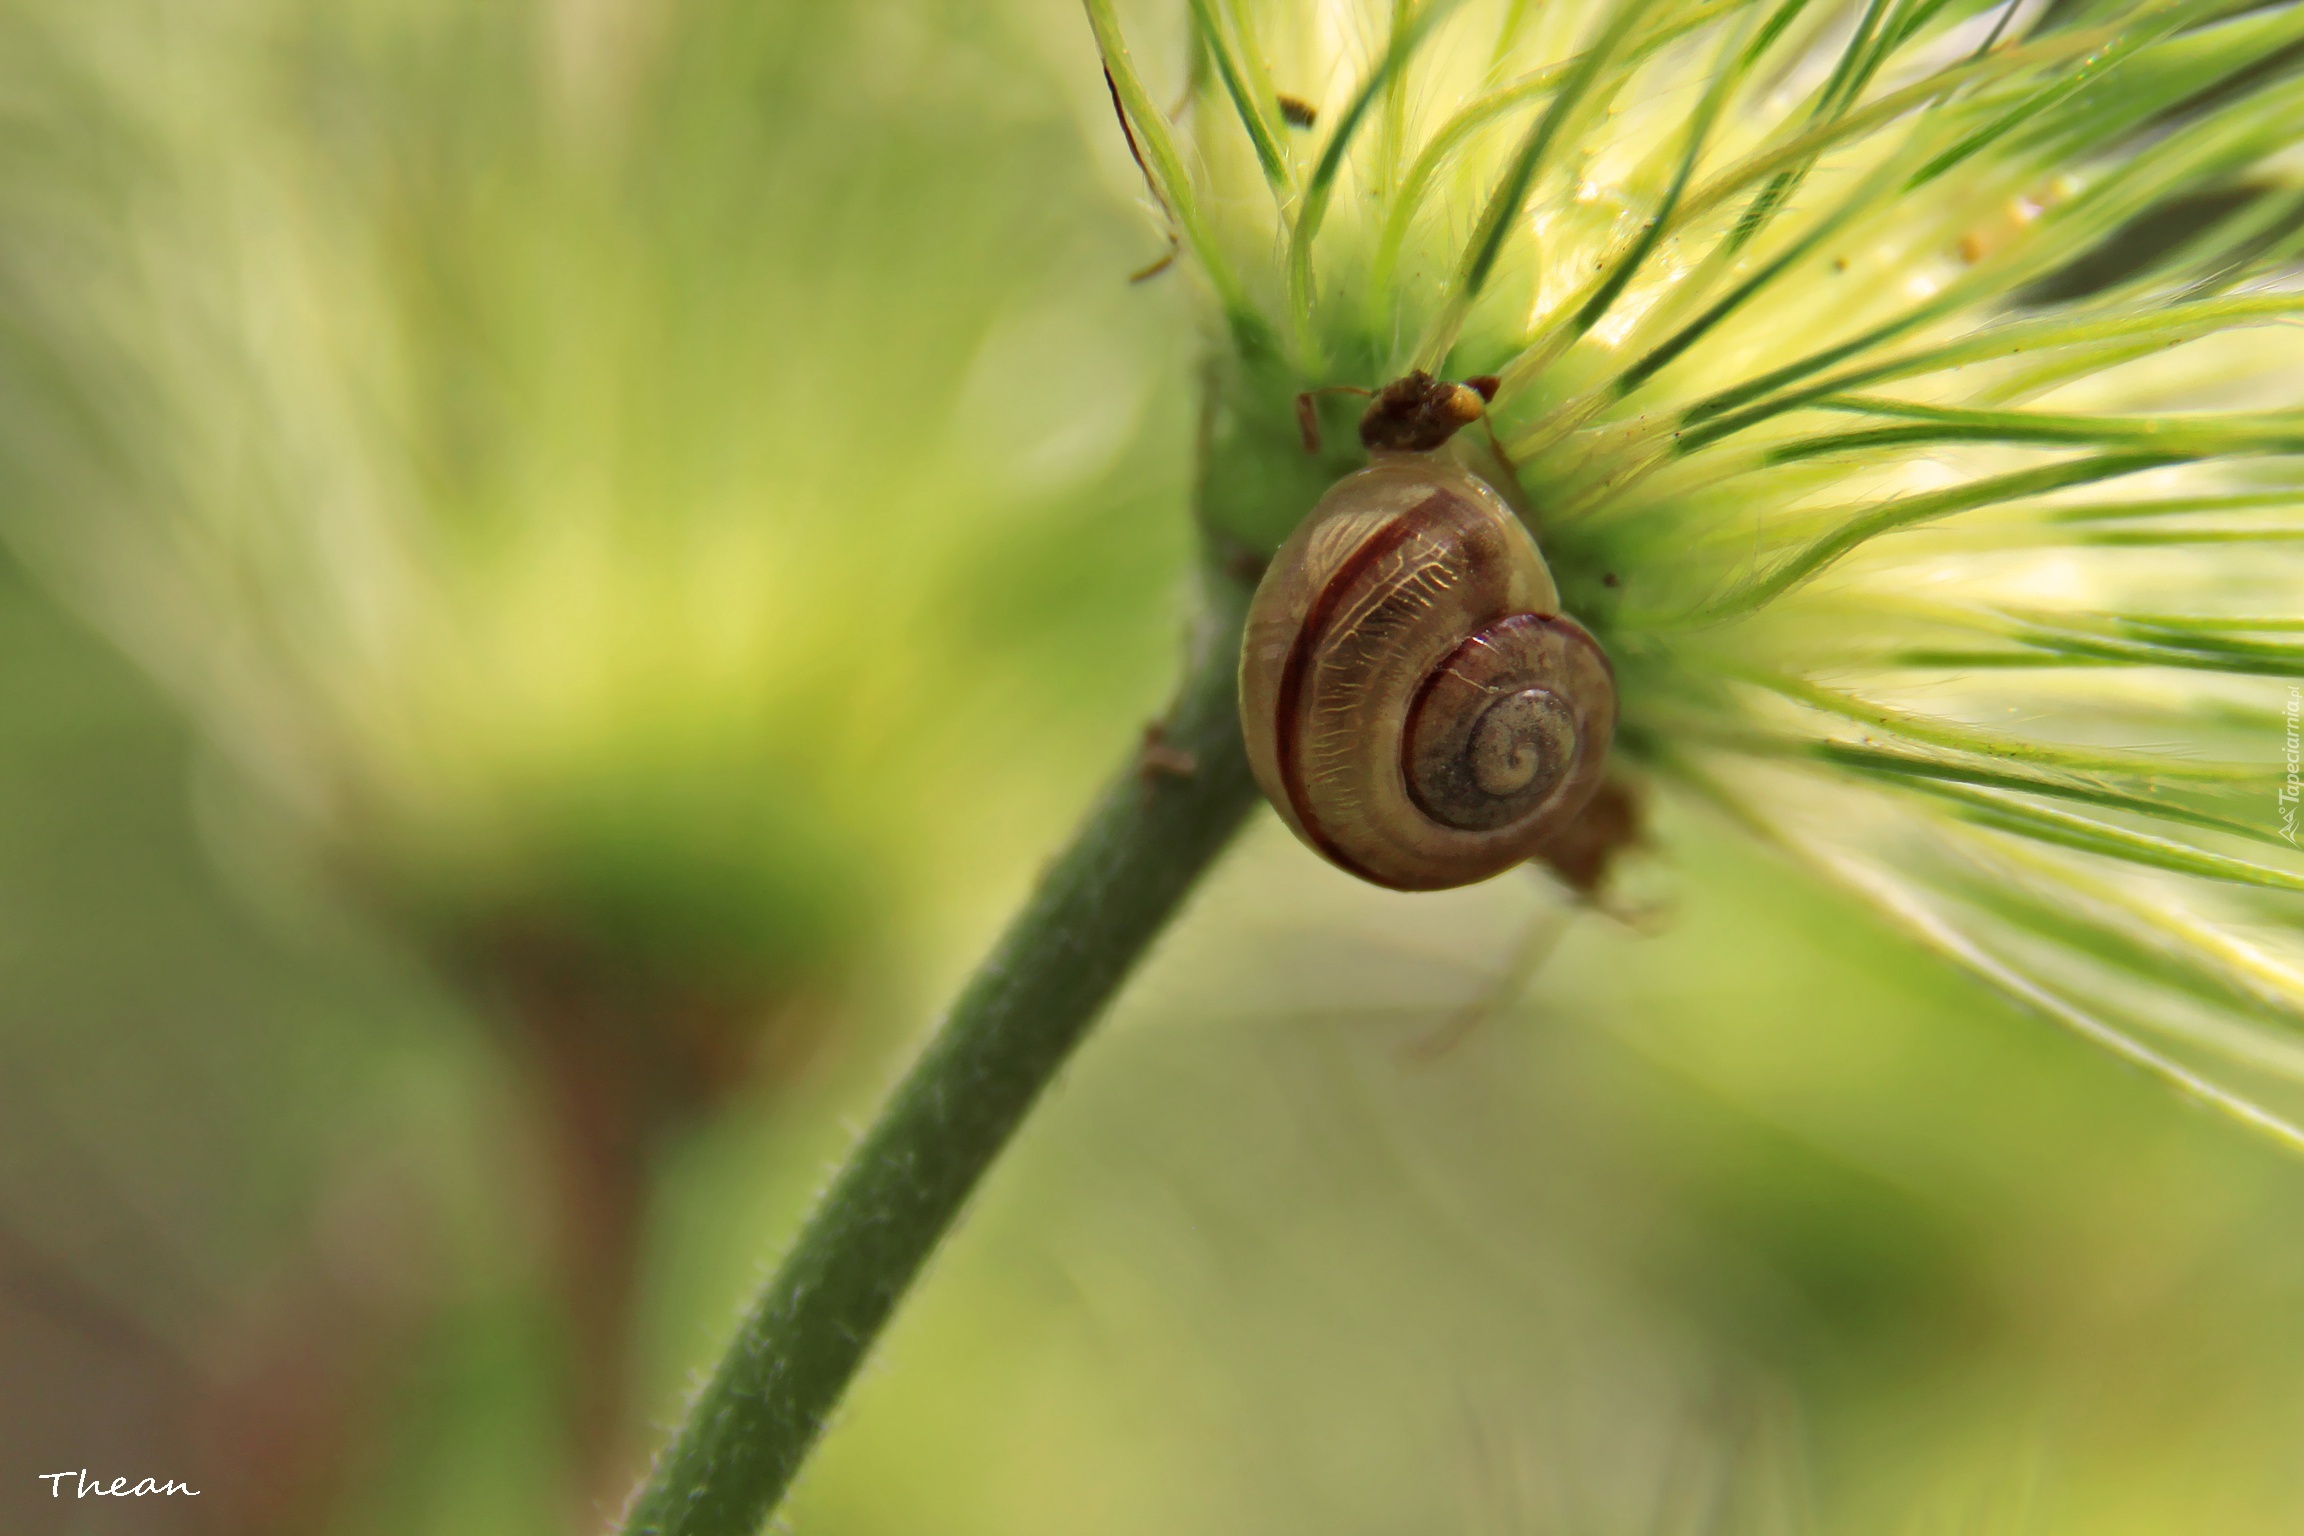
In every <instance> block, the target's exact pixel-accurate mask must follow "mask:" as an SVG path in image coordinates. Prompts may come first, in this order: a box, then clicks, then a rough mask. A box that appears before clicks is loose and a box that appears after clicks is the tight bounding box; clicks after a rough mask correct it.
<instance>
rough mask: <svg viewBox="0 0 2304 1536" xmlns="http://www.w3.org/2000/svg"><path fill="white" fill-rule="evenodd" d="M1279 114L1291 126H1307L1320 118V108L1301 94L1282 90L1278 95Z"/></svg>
mask: <svg viewBox="0 0 2304 1536" xmlns="http://www.w3.org/2000/svg"><path fill="white" fill-rule="evenodd" d="M1280 115H1281V116H1282V117H1283V118H1285V119H1287V122H1288V126H1289V127H1291V128H1309V127H1311V126H1312V125H1313V124H1314V123H1315V122H1317V121H1319V119H1320V109H1319V108H1318V107H1315V106H1314V105H1312V103H1310V102H1308V101H1306V100H1305V99H1304V98H1303V97H1301V96H1290V95H1288V94H1286V93H1285V92H1283V93H1282V94H1281V97H1280Z"/></svg>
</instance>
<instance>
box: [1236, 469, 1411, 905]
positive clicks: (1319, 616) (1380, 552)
mask: <svg viewBox="0 0 2304 1536" xmlns="http://www.w3.org/2000/svg"><path fill="white" fill-rule="evenodd" d="M1454 500H1456V497H1455V495H1454V494H1453V493H1452V492H1449V491H1444V490H1442V491H1434V492H1433V493H1432V494H1431V495H1429V496H1427V497H1425V498H1424V499H1423V500H1422V501H1420V502H1418V503H1416V505H1414V506H1412V507H1410V508H1409V509H1408V510H1407V511H1405V512H1401V513H1398V514H1397V515H1395V516H1394V517H1393V518H1392V519H1391V520H1390V521H1388V522H1386V523H1384V524H1383V525H1382V526H1380V527H1379V528H1377V530H1376V531H1375V532H1374V533H1371V534H1370V535H1368V537H1367V538H1365V539H1363V540H1361V541H1360V547H1359V548H1357V549H1355V550H1353V551H1352V553H1351V554H1349V555H1347V556H1345V557H1344V561H1343V563H1342V564H1341V565H1339V566H1337V567H1336V570H1335V572H1334V573H1333V574H1332V575H1330V576H1329V578H1328V579H1327V580H1326V581H1324V582H1322V583H1321V584H1320V591H1319V593H1318V594H1317V595H1316V596H1315V597H1314V598H1313V599H1312V606H1311V608H1310V609H1309V610H1307V611H1306V613H1305V615H1304V622H1303V623H1302V624H1299V625H1298V626H1297V627H1296V638H1295V640H1294V641H1292V642H1291V643H1290V645H1289V647H1288V660H1287V663H1286V664H1285V665H1284V666H1282V667H1281V669H1280V688H1279V696H1278V697H1277V698H1276V699H1275V700H1274V701H1273V706H1272V709H1273V715H1274V724H1275V726H1276V727H1277V729H1276V730H1274V732H1273V742H1272V745H1273V756H1274V758H1275V759H1276V760H1277V762H1278V766H1279V769H1280V784H1281V787H1282V788H1284V789H1286V790H1287V791H1288V804H1289V807H1290V808H1291V809H1292V810H1294V811H1295V812H1296V825H1298V826H1299V827H1302V828H1303V829H1304V835H1305V837H1306V838H1308V839H1310V840H1311V843H1312V846H1313V847H1315V848H1318V849H1319V850H1320V851H1321V852H1322V853H1323V854H1325V855H1327V856H1328V858H1329V859H1331V860H1333V861H1334V862H1335V863H1336V864H1338V865H1340V866H1342V867H1343V868H1345V869H1347V870H1349V871H1351V872H1352V873H1353V874H1355V875H1358V876H1359V877H1360V878H1361V879H1363V880H1367V881H1371V882H1373V883H1375V884H1377V885H1385V884H1388V883H1389V882H1387V881H1385V880H1383V879H1381V878H1379V877H1378V876H1377V875H1376V874H1375V873H1374V872H1373V871H1371V870H1369V869H1368V868H1366V867H1365V866H1364V865H1362V864H1361V863H1360V861H1359V860H1357V859H1355V858H1353V857H1352V856H1351V855H1350V854H1348V853H1346V852H1345V851H1344V850H1343V849H1341V848H1339V847H1337V846H1336V843H1335V841H1334V840H1333V839H1332V838H1330V837H1329V836H1328V834H1327V832H1326V831H1324V830H1323V829H1322V828H1321V826H1320V823H1319V822H1318V821H1317V820H1316V819H1315V818H1314V817H1313V815H1312V805H1311V797H1310V795H1309V793H1308V792H1307V790H1306V788H1305V785H1304V775H1303V772H1302V768H1301V765H1300V764H1299V762H1298V760H1297V757H1298V753H1297V741H1298V737H1299V736H1300V734H1301V731H1302V726H1303V722H1302V720H1301V719H1299V718H1298V717H1299V716H1300V715H1301V714H1302V713H1303V706H1304V685H1305V683H1306V681H1307V680H1308V676H1309V674H1310V672H1311V670H1312V657H1313V654H1314V653H1315V652H1316V651H1318V650H1319V648H1320V642H1321V641H1322V639H1324V638H1325V637H1326V635H1327V632H1328V627H1329V626H1330V625H1331V624H1333V623H1334V622H1335V620H1336V610H1337V608H1338V607H1340V606H1341V605H1342V603H1343V601H1344V594H1345V593H1347V592H1348V591H1350V590H1351V589H1352V588H1353V587H1355V586H1357V585H1358V584H1359V582H1360V579H1361V578H1362V577H1364V576H1366V575H1367V574H1368V572H1369V570H1370V568H1371V567H1373V566H1374V565H1375V564H1376V563H1377V562H1378V561H1380V560H1382V559H1383V558H1384V557H1385V556H1387V555H1389V554H1391V553H1393V552H1394V551H1396V550H1398V549H1399V548H1400V546H1402V545H1403V544H1406V543H1407V542H1408V541H1409V540H1410V539H1412V538H1415V537H1417V536H1418V535H1420V534H1422V533H1423V532H1424V531H1425V530H1426V529H1428V528H1429V527H1430V526H1431V525H1432V524H1434V523H1437V522H1439V521H1440V517H1441V512H1442V510H1443V509H1444V508H1445V507H1446V506H1447V505H1448V504H1449V503H1450V502H1452V501H1454Z"/></svg>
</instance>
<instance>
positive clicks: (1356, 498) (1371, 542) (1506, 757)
mask: <svg viewBox="0 0 2304 1536" xmlns="http://www.w3.org/2000/svg"><path fill="white" fill-rule="evenodd" d="M1494 389H1495V383H1494V381H1493V380H1490V379H1485V378H1483V379H1473V380H1468V381H1466V382H1464V383H1448V382H1443V381H1441V380H1437V379H1434V378H1433V377H1432V376H1431V375H1429V374H1425V373H1421V372H1419V373H1412V374H1409V375H1407V376H1406V377H1405V378H1401V379H1396V380H1394V381H1393V382H1392V383H1390V384H1388V385H1386V386H1385V387H1384V388H1383V389H1381V390H1379V391H1377V392H1376V394H1375V398H1374V399H1373V401H1372V402H1371V403H1370V405H1369V407H1368V410H1367V413H1366V414H1365V415H1364V416H1363V417H1362V418H1361V420H1360V440H1361V442H1362V443H1363V444H1364V445H1365V446H1366V447H1367V449H1368V451H1369V457H1370V462H1369V464H1368V466H1367V467H1366V468H1364V469H1360V470H1356V471H1354V472H1353V473H1351V474H1349V475H1346V476H1345V477H1344V478H1343V479H1342V480H1339V481H1337V482H1336V484H1335V485H1334V486H1332V487H1330V488H1329V490H1328V492H1327V494H1326V495H1324V496H1322V497H1321V498H1320V500H1319V502H1318V503H1317V504H1316V505H1315V506H1314V507H1313V508H1312V510H1311V512H1310V513H1309V514H1307V515H1306V517H1305V518H1304V521H1303V522H1302V523H1301V524H1299V525H1298V527H1297V529H1296V531H1295V532H1294V533H1293V534H1291V535H1290V536H1289V537H1288V539H1287V541H1286V542H1285V543H1283V544H1282V545H1281V546H1280V549H1279V552H1278V553H1277V554H1275V555H1274V556H1273V557H1272V562H1271V564H1270V565H1269V566H1268V567H1267V568H1266V570H1265V572H1264V576H1263V580H1262V582H1261V584H1260V585H1259V586H1258V587H1257V589H1256V595H1255V597H1254V599H1253V600H1252V601H1251V603H1250V605H1249V610H1248V623H1247V631H1246V637H1245V639H1244V641H1243V644H1242V647H1241V655H1240V721H1241V726H1242V729H1243V731H1244V732H1245V734H1246V736H1247V743H1248V760H1249V763H1250V765H1251V767H1253V769H1254V770H1255V774H1256V781H1257V783H1258V784H1259V785H1261V786H1262V788H1263V790H1264V794H1265V797H1266V798H1267V799H1269V800H1270V801H1271V802H1272V805H1273V807H1274V808H1275V809H1276V810H1278V811H1279V813H1280V816H1281V819H1282V820H1284V821H1285V822H1287V823H1288V826H1289V828H1290V829H1291V830H1293V831H1294V832H1295V833H1296V835H1297V836H1298V837H1300V838H1302V839H1303V840H1304V841H1305V842H1306V843H1307V844H1309V845H1310V846H1311V847H1312V848H1313V849H1314V850H1315V851H1317V852H1318V853H1320V854H1321V855H1322V856H1323V857H1325V858H1327V859H1328V860H1329V861H1330V862H1331V863H1334V864H1336V865H1338V866H1339V867H1341V868H1343V869H1345V870H1348V871H1350V872H1351V873H1353V874H1355V875H1358V876H1360V877H1361V878H1362V879H1365V880H1371V881H1373V882H1375V883H1376V884H1378V885H1383V886H1390V887H1392V888H1393V889H1395V890H1408V891H1421V890H1442V889H1446V888H1448V887H1450V886H1458V885H1469V884H1471V883H1472V882H1474V881H1478V880H1485V879H1487V878H1489V877H1490V876H1492V875H1495V874H1498V873H1500V872H1501V871H1503V870H1506V869H1509V868H1511V867H1512V866H1513V865H1515V864H1519V863H1522V862H1524V861H1526V860H1528V859H1530V858H1534V857H1540V856H1542V854H1543V852H1544V849H1545V847H1546V845H1547V843H1549V842H1551V841H1553V840H1554V839H1556V838H1558V837H1560V836H1561V835H1562V834H1563V833H1566V832H1568V831H1569V830H1570V829H1571V828H1572V826H1573V824H1574V823H1575V821H1576V818H1577V817H1578V815H1579V813H1581V812H1582V811H1583V810H1584V808H1585V806H1586V804H1587V803H1588V802H1589V801H1591V799H1592V797H1593V795H1594V794H1595V792H1597V791H1598V790H1599V789H1600V786H1601V783H1602V780H1603V777H1604V776H1605V774H1606V771H1607V762H1608V748H1609V743H1610V740H1611V739H1612V737H1613V735H1614V733H1615V727H1616V683H1615V677H1614V675H1613V673H1612V672H1611V670H1610V668H1609V665H1608V658H1607V656H1606V654H1605V653H1603V652H1602V650H1601V649H1600V646H1599V643H1598V642H1597V641H1595V640H1594V639H1593V638H1592V636H1591V635H1590V634H1588V633H1586V631H1585V630H1584V628H1583V626H1582V625H1580V624H1578V623H1577V622H1576V621H1575V620H1574V619H1571V618H1569V617H1567V616H1566V615H1565V614H1563V613H1561V612H1560V594H1559V591H1558V589H1557V588H1556V587H1555V586H1554V585H1553V581H1552V574H1551V572H1550V570H1549V569H1548V568H1547V567H1546V566H1545V564H1544V557H1543V556H1542V555H1541V554H1539V553H1538V552H1537V548H1536V543H1535V540H1534V539H1532V538H1531V537H1530V536H1529V533H1528V530H1527V528H1526V527H1525V526H1523V525H1522V523H1521V521H1520V519H1519V518H1518V517H1517V516H1516V515H1515V514H1514V513H1513V511H1512V509H1511V508H1510V507H1509V506H1507V505H1506V504H1505V502H1504V499H1503V498H1502V497H1501V496H1499V495H1498V494H1497V493H1496V491H1495V490H1494V489H1493V488H1492V487H1490V486H1489V485H1488V484H1487V483H1486V482H1485V481H1483V480H1481V479H1480V478H1479V477H1478V476H1476V475H1474V474H1473V473H1472V472H1471V471H1470V470H1469V469H1467V468H1466V467H1464V466H1463V465H1462V464H1461V463H1459V462H1458V461H1457V460H1456V458H1455V457H1454V456H1453V455H1452V454H1449V453H1446V452H1443V451H1442V450H1443V449H1444V448H1445V447H1446V446H1447V444H1448V442H1449V440H1450V439H1451V438H1453V437H1454V436H1455V434H1456V432H1457V431H1458V430H1459V429H1460V428H1462V427H1464V426H1467V425H1469V424H1470V423H1472V422H1474V421H1477V420H1480V419H1481V417H1482V416H1483V415H1484V414H1485V411H1486V406H1487V400H1488V398H1489V397H1490V396H1491V395H1492V394H1493V393H1494ZM1298 414H1299V419H1300V421H1301V422H1303V423H1305V424H1306V436H1307V440H1308V441H1310V440H1311V435H1312V428H1313V424H1314V421H1315V419H1314V418H1313V416H1312V414H1311V412H1310V410H1309V407H1308V403H1300V407H1299V413H1298Z"/></svg>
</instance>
